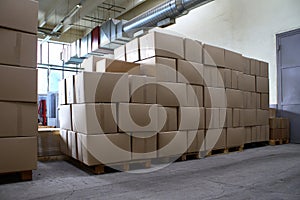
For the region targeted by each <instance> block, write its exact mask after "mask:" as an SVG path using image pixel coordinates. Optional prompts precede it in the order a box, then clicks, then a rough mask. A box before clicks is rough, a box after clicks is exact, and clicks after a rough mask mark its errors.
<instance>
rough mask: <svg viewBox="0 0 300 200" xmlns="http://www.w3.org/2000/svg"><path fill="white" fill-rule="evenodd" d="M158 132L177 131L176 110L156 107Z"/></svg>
mask: <svg viewBox="0 0 300 200" xmlns="http://www.w3.org/2000/svg"><path fill="white" fill-rule="evenodd" d="M164 119H165V120H164ZM164 122H165V123H164ZM158 131H160V132H168V131H177V108H174V107H163V106H159V107H158Z"/></svg>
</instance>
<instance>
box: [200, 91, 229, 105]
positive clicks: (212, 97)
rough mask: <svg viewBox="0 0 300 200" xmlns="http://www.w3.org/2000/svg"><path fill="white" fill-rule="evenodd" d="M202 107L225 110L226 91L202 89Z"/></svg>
mask: <svg viewBox="0 0 300 200" xmlns="http://www.w3.org/2000/svg"><path fill="white" fill-rule="evenodd" d="M204 107H206V108H210V107H211V108H226V91H225V89H224V88H213V87H204Z"/></svg>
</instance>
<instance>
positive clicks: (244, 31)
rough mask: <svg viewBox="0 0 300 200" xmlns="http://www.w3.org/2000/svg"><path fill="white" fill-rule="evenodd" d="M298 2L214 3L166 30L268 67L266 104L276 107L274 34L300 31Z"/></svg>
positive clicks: (237, 0) (247, 0) (245, 0)
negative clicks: (268, 64) (267, 99)
mask: <svg viewBox="0 0 300 200" xmlns="http://www.w3.org/2000/svg"><path fill="white" fill-rule="evenodd" d="M299 19H300V1H299V0H284V1H282V0H251V1H250V0H226V1H225V0H215V1H214V2H211V3H209V4H207V5H204V6H202V7H199V8H197V9H194V10H193V11H191V12H190V13H189V14H188V15H186V16H183V17H181V18H178V19H177V22H176V24H174V25H172V26H169V27H168V28H167V29H169V30H172V31H177V32H179V33H181V34H183V35H185V36H188V37H192V38H194V39H198V40H200V41H202V42H205V43H209V44H212V45H217V46H221V47H224V48H227V49H231V50H235V51H238V52H241V53H242V54H243V55H245V56H248V57H254V58H257V59H262V60H264V61H267V62H269V63H270V69H269V74H270V103H271V104H275V103H277V71H276V34H277V33H282V32H286V31H289V30H293V29H297V28H300V20H299Z"/></svg>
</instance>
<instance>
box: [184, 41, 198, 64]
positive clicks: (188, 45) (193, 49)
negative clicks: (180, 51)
mask: <svg viewBox="0 0 300 200" xmlns="http://www.w3.org/2000/svg"><path fill="white" fill-rule="evenodd" d="M184 59H185V60H187V61H191V62H196V63H202V43H201V42H199V41H197V40H191V39H189V38H185V39H184Z"/></svg>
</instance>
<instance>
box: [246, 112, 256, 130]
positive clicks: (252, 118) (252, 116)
mask: <svg viewBox="0 0 300 200" xmlns="http://www.w3.org/2000/svg"><path fill="white" fill-rule="evenodd" d="M256 124H257V113H256V109H244V125H245V126H255V125H256Z"/></svg>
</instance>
